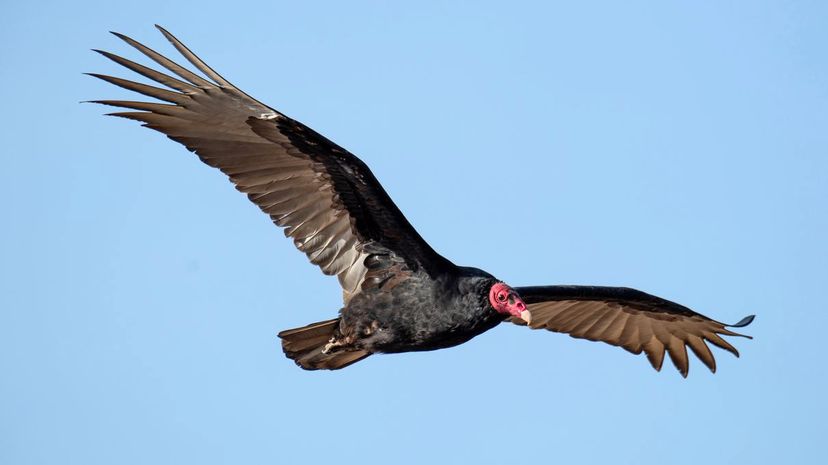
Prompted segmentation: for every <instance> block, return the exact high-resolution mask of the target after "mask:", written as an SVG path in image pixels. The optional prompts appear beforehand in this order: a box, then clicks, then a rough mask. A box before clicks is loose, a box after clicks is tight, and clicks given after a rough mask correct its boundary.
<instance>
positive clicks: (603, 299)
mask: <svg viewBox="0 0 828 465" xmlns="http://www.w3.org/2000/svg"><path fill="white" fill-rule="evenodd" d="M515 290H516V291H517V292H518V293H519V294H520V296H521V297H522V298H523V300H524V302H526V305H527V308H528V309H529V311H530V312H531V313H532V323H531V324H530V325H529V327H530V328H532V329H548V330H550V331H555V332H559V333H566V334H569V335H570V336H572V337H575V338H581V339H589V340H590V341H602V342H606V343H608V344H612V345H614V346H619V347H623V348H624V349H626V350H628V351H630V352H632V353H634V354H640V353H641V352H644V353H646V354H647V359H648V360H649V361H650V363H651V364H652V365H653V368H655V369H656V370H661V365H662V363H663V361H664V351H665V350H666V351H667V353H668V354H670V359H671V360H672V361H673V364H674V365H675V366H676V368H677V369H678V370H679V372H681V374H682V376H685V377H686V376H687V372H688V370H689V365H690V364H689V361H688V357H687V347H688V346H689V347H690V350H692V351H693V353H694V354H696V356H697V357H698V358H699V359H700V360H701V361H702V362H704V364H705V365H707V367H708V368H710V371H712V372H714V373H715V372H716V360H715V359H714V358H713V354H712V353H711V352H710V348H709V347H708V346H707V344H706V343H705V342H710V343H712V344H713V345H715V346H718V347H721V348H722V349H725V350H727V351H729V352H731V353H732V354H733V355H735V356H737V357H738V356H739V352H738V351H737V350H736V348H735V347H733V346H732V345H730V344H729V343H728V342H727V341H725V340H724V339H722V338H721V336H720V335H725V336H742V337H747V338H750V336H745V335H743V334H738V333H734V332H733V331H730V330H728V329H727V328H728V327H743V326H747V325H748V324H750V323H751V322H752V321H753V315H751V316H748V317H745V318H743V319H742V320H741V321H740V322H739V323H736V324H734V325H726V324H723V323H719V322H718V321H715V320H712V319H710V318H708V317H706V316H704V315H701V314H699V313H696V312H694V311H692V310H690V309H689V308H687V307H684V306H682V305H679V304H677V303H675V302H670V301H668V300H664V299H662V298H659V297H656V296H653V295H650V294H647V293H644V292H641V291H637V290H635V289H630V288H625V287H600V286H536V287H519V288H516V289H515ZM510 321H512V323H515V324H519V325H526V323H525V322H524V321H523V320H521V319H518V318H512V319H511V320H510Z"/></svg>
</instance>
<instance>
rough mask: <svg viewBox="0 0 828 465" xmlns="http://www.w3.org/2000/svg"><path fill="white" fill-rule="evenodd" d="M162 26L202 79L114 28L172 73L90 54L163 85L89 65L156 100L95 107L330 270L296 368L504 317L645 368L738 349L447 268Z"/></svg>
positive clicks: (290, 346)
mask: <svg viewBox="0 0 828 465" xmlns="http://www.w3.org/2000/svg"><path fill="white" fill-rule="evenodd" d="M159 30H161V32H162V33H163V34H164V36H165V37H166V38H167V39H168V40H169V41H170V42H171V43H172V44H173V46H174V47H175V48H176V49H177V50H178V51H179V52H180V53H181V55H182V56H184V57H185V58H186V59H187V60H188V61H189V62H190V64H192V65H193V66H194V67H195V68H196V69H198V70H199V71H200V72H201V73H203V74H204V76H206V77H202V76H199V75H198V74H196V73H194V72H192V71H190V70H188V69H186V68H185V67H183V66H181V65H179V64H177V63H175V62H173V61H172V60H170V59H168V58H166V57H164V56H163V55H161V54H159V53H157V52H155V51H153V50H152V49H149V48H148V47H146V46H144V45H142V44H140V43H138V42H136V41H134V40H132V39H130V38H129V37H126V36H124V35H122V34H115V35H117V36H118V37H119V38H121V39H123V40H124V41H125V42H127V43H128V44H129V45H131V46H133V47H134V48H136V49H137V50H138V51H140V52H141V53H142V54H144V55H145V56H146V57H148V58H150V59H151V60H153V61H155V62H156V63H157V64H159V65H160V66H162V67H163V68H165V69H166V70H168V71H169V72H171V73H173V74H174V75H176V76H178V78H176V77H173V76H171V75H168V74H165V73H162V72H159V71H156V70H154V69H152V68H149V67H146V66H144V65H141V64H138V63H136V62H133V61H130V60H127V59H125V58H122V57H119V56H117V55H114V54H111V53H109V52H104V51H98V52H99V53H101V54H102V55H104V56H105V57H107V58H109V59H110V60H113V61H114V62H116V63H118V64H120V65H122V66H124V67H126V68H128V69H130V70H132V71H134V72H136V73H138V74H140V75H143V76H145V77H147V78H149V79H151V80H153V81H155V82H158V83H159V84H162V85H163V86H166V87H167V88H168V89H164V88H160V87H155V86H150V85H146V84H140V83H137V82H133V81H128V80H125V79H120V78H116V77H112V76H105V75H100V74H92V76H95V77H97V78H100V79H103V80H105V81H107V82H109V83H112V84H114V85H117V86H120V87H123V88H125V89H127V90H131V91H134V92H137V93H140V94H143V95H146V96H148V97H152V98H155V99H158V100H161V101H163V102H166V103H151V102H140V101H126V100H97V101H95V103H100V104H104V105H111V106H115V107H121V108H126V109H129V110H132V111H125V112H117V113H111V115H114V116H119V117H124V118H128V119H133V120H137V121H141V122H142V123H144V126H147V127H149V128H151V129H155V130H157V131H160V132H162V133H164V134H166V135H167V136H168V137H169V138H171V139H173V140H175V141H177V142H180V143H181V144H183V145H184V146H186V147H187V148H188V149H189V150H190V151H193V152H195V153H196V154H197V155H198V157H199V158H200V159H201V160H202V161H203V162H204V163H206V164H208V165H210V166H213V167H215V168H218V169H220V170H221V171H222V172H224V173H225V174H226V175H227V176H228V177H229V178H230V180H231V182H233V183H234V184H235V186H236V188H237V189H238V190H240V191H241V192H244V193H245V194H247V196H248V198H249V199H250V200H251V201H252V202H253V203H255V204H256V205H257V206H259V208H261V209H262V211H264V212H265V213H266V214H268V215H269V216H270V217H271V219H272V220H273V222H274V223H275V224H276V225H277V226H279V227H282V228H284V232H285V235H286V236H288V237H290V238H292V239H293V242H294V244H295V245H296V247H297V248H298V249H299V250H301V251H302V252H304V253H305V254H306V255H307V256H308V259H309V260H310V261H311V263H313V264H315V265H317V266H319V267H320V269H321V270H322V271H323V272H324V273H325V274H329V275H336V276H337V277H338V279H339V282H340V284H341V286H342V289H343V306H342V307H341V309H340V312H339V317H338V318H335V319H332V320H327V321H322V322H318V323H314V324H311V325H308V326H305V327H302V328H296V329H291V330H287V331H283V332H281V333H279V337H280V338H281V339H282V346H283V349H284V351H285V354H286V355H287V356H288V357H290V358H292V359H293V360H295V361H296V363H297V364H298V365H299V366H301V367H303V368H306V369H338V368H342V367H345V366H348V365H350V364H352V363H355V362H357V361H359V360H362V359H364V358H365V357H368V356H369V355H371V354H373V353H395V352H411V351H424V350H435V349H442V348H446V347H451V346H454V345H457V344H461V343H464V342H466V341H468V340H469V339H471V338H473V337H475V336H477V335H478V334H481V333H483V332H485V331H487V330H489V329H491V328H493V327H495V326H497V325H498V324H500V323H501V322H502V321H504V320H507V319H510V320H511V321H512V322H515V323H518V324H523V325H527V324H528V325H529V326H530V327H531V328H545V329H549V330H552V331H557V332H564V333H568V334H570V335H572V336H573V337H579V338H585V339H590V340H598V341H603V342H607V343H609V344H613V345H617V346H621V347H623V348H625V349H627V350H629V351H630V352H633V353H641V352H645V353H646V354H647V357H648V359H649V360H650V362H651V363H652V365H653V366H654V367H655V368H656V369H660V368H661V364H662V361H663V359H664V354H665V351H666V352H667V353H668V354H669V355H670V357H671V359H672V360H673V362H674V363H675V365H676V367H677V368H678V369H679V371H680V372H681V373H682V374H683V375H685V376H686V375H687V370H688V366H689V365H688V359H687V351H686V347H687V346H689V347H690V348H691V350H693V352H694V353H696V355H697V356H698V357H699V358H700V359H701V360H702V361H703V362H704V363H705V364H706V365H707V366H708V367H709V368H710V369H711V370H715V360H714V359H713V356H712V354H711V353H710V349H709V348H708V346H707V344H706V342H710V343H712V344H714V345H716V346H719V347H722V348H724V349H726V350H729V351H731V352H733V353H734V354H736V355H738V352H736V350H735V348H733V347H732V346H731V345H730V344H729V343H727V342H726V341H725V340H724V339H722V338H721V337H720V335H727V336H734V335H738V334H736V333H734V332H732V331H730V330H728V329H727V328H726V325H724V324H722V323H719V322H717V321H714V320H711V319H709V318H707V317H705V316H703V315H700V314H698V313H695V312H693V311H692V310H690V309H688V308H686V307H683V306H681V305H678V304H676V303H673V302H669V301H667V300H664V299H661V298H658V297H655V296H651V295H649V294H645V293H643V292H640V291H636V290H632V289H626V288H608V287H594V286H543V287H523V288H516V289H512V288H511V287H509V286H507V285H506V284H504V283H502V282H500V281H498V280H497V279H496V278H494V277H493V276H492V275H490V274H489V273H486V272H484V271H482V270H479V269H476V268H468V267H459V266H456V265H454V264H453V263H452V262H450V261H449V260H447V259H445V258H444V257H442V256H441V255H439V254H438V253H436V252H435V251H434V250H433V249H432V248H431V247H430V246H429V245H428V243H427V242H425V241H424V240H423V239H422V237H420V235H419V234H418V233H417V231H415V230H414V228H413V227H412V226H411V224H410V223H409V222H408V221H407V220H406V218H405V217H404V216H403V214H402V213H401V212H400V211H399V209H398V208H397V206H396V205H394V202H393V201H392V200H391V198H390V197H389V196H388V194H387V193H386V192H385V190H384V189H383V188H382V186H381V185H380V183H379V182H378V181H377V179H376V178H375V177H374V175H373V174H372V173H371V170H370V169H369V168H368V167H367V166H366V165H365V163H363V162H362V161H361V160H359V159H358V158H357V157H355V156H354V155H352V154H350V153H349V152H348V151H346V150H345V149H343V148H342V147H339V146H338V145H336V144H335V143H333V142H331V141H330V140H328V139H326V138H325V137H324V136H322V135H320V134H319V133H317V132H316V131H314V130H313V129H310V128H309V127H307V126H305V125H304V124H302V123H300V122H298V121H296V120H293V119H291V118H289V117H287V116H285V115H284V114H282V113H280V112H278V111H277V110H274V109H273V108H270V107H268V106H267V105H264V104H263V103H261V102H259V101H257V100H255V99H253V98H252V97H250V96H249V95H247V94H245V93H244V92H242V91H241V90H239V89H237V88H236V87H235V86H233V85H232V84H230V82H228V81H227V80H225V79H224V78H222V77H221V76H220V75H219V74H218V73H216V72H215V71H213V70H212V69H211V68H210V67H209V66H207V65H206V64H205V63H204V62H203V61H201V59H199V58H198V57H197V56H196V55H195V54H193V53H192V52H191V51H190V50H189V49H187V47H185V46H184V45H183V44H182V43H181V42H180V41H178V39H176V38H175V37H173V36H172V35H171V34H170V33H169V32H167V31H166V30H164V29H163V28H160V27H159ZM179 78H180V79H179ZM751 320H752V317H748V318H746V319H743V320H742V321H741V322H740V323H739V324H737V325H733V326H745V325H747V324H749V323H750V321H751Z"/></svg>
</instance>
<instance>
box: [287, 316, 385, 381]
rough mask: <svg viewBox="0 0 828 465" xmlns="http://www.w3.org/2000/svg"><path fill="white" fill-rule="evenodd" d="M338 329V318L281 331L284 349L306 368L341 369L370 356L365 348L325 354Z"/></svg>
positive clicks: (291, 357) (298, 363) (290, 356)
mask: <svg viewBox="0 0 828 465" xmlns="http://www.w3.org/2000/svg"><path fill="white" fill-rule="evenodd" d="M337 328H339V318H335V319H333V320H327V321H320V322H318V323H312V324H309V325H307V326H303V327H301V328H294V329H288V330H285V331H282V332H281V333H279V337H280V338H281V339H282V350H283V351H284V352H285V355H286V356H287V357H288V358H290V359H293V361H294V362H296V364H297V365H299V366H300V367H302V368H304V369H306V370H338V369H340V368H345V367H346V366H348V365H351V364H353V363H356V362H358V361H360V360H362V359H363V358H365V357H367V356H369V355H371V354H370V353H369V352H366V351H364V350H354V351H340V352H334V353H330V354H325V353H322V350H323V349H324V348H325V345H326V344H327V343H328V342H329V341H330V339H331V337H333V336H334V333H335V332H336V330H337Z"/></svg>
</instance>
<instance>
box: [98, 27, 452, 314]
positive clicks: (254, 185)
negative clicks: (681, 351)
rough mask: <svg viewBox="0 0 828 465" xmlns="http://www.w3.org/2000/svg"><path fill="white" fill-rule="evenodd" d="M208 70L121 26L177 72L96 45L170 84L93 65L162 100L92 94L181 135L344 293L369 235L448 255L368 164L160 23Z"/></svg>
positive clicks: (418, 259)
mask: <svg viewBox="0 0 828 465" xmlns="http://www.w3.org/2000/svg"><path fill="white" fill-rule="evenodd" d="M158 28H159V29H160V30H161V32H162V33H163V34H164V36H165V37H166V38H167V39H168V40H169V41H170V42H172V44H173V46H175V48H176V49H177V50H178V51H179V52H180V53H181V54H182V55H183V56H184V57H185V58H186V59H187V60H188V61H189V62H190V63H191V64H192V65H193V66H195V67H196V68H197V69H198V70H199V71H201V72H202V73H204V75H206V76H207V78H204V77H201V76H199V75H197V74H196V73H194V72H192V71H189V70H188V69H186V68H184V67H183V66H181V65H179V64H177V63H175V62H173V61H172V60H170V59H168V58H166V57H164V56H163V55H161V54H159V53H157V52H155V51H153V50H151V49H149V48H148V47H146V46H144V45H142V44H140V43H138V42H136V41H134V40H132V39H130V38H129V37H126V36H124V35H121V34H117V33H116V34H115V35H117V36H118V37H120V38H121V39H123V40H124V41H125V42H127V43H128V44H130V45H131V46H133V47H135V48H136V49H138V50H139V51H140V52H141V53H143V54H144V55H146V56H147V57H149V58H150V59H152V60H153V61H155V62H156V63H158V64H159V65H161V66H162V67H164V68H166V69H167V70H168V71H170V72H172V73H173V74H175V75H177V76H178V77H179V78H181V79H178V78H175V77H173V76H170V75H167V74H164V73H162V72H159V71H156V70H154V69H152V68H149V67H146V66H144V65H141V64H138V63H135V62H133V61H130V60H127V59H125V58H121V57H119V56H117V55H114V54H112V53H109V52H103V51H99V53H101V54H102V55H104V56H105V57H107V58H109V59H111V60H113V61H114V62H116V63H118V64H120V65H122V66H124V67H126V68H128V69H130V70H132V71H135V72H136V73H138V74H141V75H143V76H145V77H147V78H149V79H152V80H153V81H155V82H158V83H160V84H162V85H164V86H166V87H168V88H169V89H171V90H169V89H163V88H159V87H154V86H150V85H146V84H140V83H137V82H133V81H128V80H125V79H120V78H116V77H112V76H105V75H100V74H92V76H95V77H97V78H100V79H103V80H105V81H107V82H110V83H112V84H115V85H117V86H120V87H123V88H125V89H128V90H131V91H134V92H137V93H140V94H143V95H146V96H148V97H153V98H155V99H158V100H162V101H164V102H167V103H152V102H136V101H126V100H97V101H95V103H101V104H105V105H111V106H116V107H122V108H127V109H130V110H137V111H127V112H118V113H111V115H114V116H120V117H124V118H129V119H133V120H137V121H141V122H143V123H144V126H147V127H149V128H151V129H155V130H157V131H160V132H162V133H164V134H166V135H167V136H168V137H170V138H171V139H173V140H175V141H178V142H180V143H182V144H184V145H185V146H186V147H187V148H188V149H189V150H191V151H193V152H195V153H196V154H197V155H198V156H199V158H201V160H202V161H203V162H205V163H207V164H208V165H210V166H213V167H216V168H218V169H220V170H221V171H223V172H224V173H225V174H227V175H228V176H229V177H230V180H231V181H232V182H233V183H234V184H235V185H236V188H237V189H238V190H240V191H242V192H244V193H245V194H247V196H248V197H249V198H250V200H251V201H253V203H255V204H256V205H258V206H259V208H261V209H262V211H264V212H265V213H267V214H268V215H270V217H271V219H272V220H273V222H274V223H276V224H277V225H278V226H281V227H283V228H285V235H286V236H288V237H291V238H293V242H294V243H295V244H296V247H298V248H299V250H301V251H302V252H304V253H305V254H306V255H307V256H308V258H309V259H310V261H311V262H312V263H314V264H315V265H318V266H319V267H320V268H321V269H322V271H323V272H324V273H325V274H329V275H337V276H338V278H339V282H340V284H341V285H342V288H343V290H344V295H345V300H346V301H347V300H349V299H350V297H351V296H352V295H353V294H355V293H356V292H358V291H359V289H360V285H361V283H362V281H363V278H364V277H365V273H366V268H365V266H364V260H365V258H366V257H367V256H368V255H369V253H370V252H369V251H368V249H369V247H368V246H369V244H370V245H371V247H374V248H377V246H379V249H380V250H382V251H383V252H386V253H387V252H389V251H390V252H391V253H393V254H395V255H397V256H399V257H401V258H403V259H404V260H405V261H406V263H407V264H408V266H409V267H415V268H416V267H418V266H422V267H424V268H426V269H427V270H428V271H429V272H435V271H437V269H439V267H441V266H450V264H449V263H448V262H447V261H446V260H445V259H444V258H442V257H441V256H439V255H438V254H437V253H435V252H434V251H433V250H432V249H431V247H429V245H428V244H427V243H426V242H425V241H424V240H423V239H422V238H421V237H420V236H419V234H417V232H416V231H415V230H414V228H413V227H412V226H411V225H410V224H409V223H408V221H407V220H406V219H405V217H404V216H403V215H402V213H401V212H400V211H399V209H398V208H397V207H396V205H394V203H393V202H392V200H391V198H390V197H389V196H388V194H386V192H385V190H384V189H383V188H382V186H381V185H380V184H379V182H378V181H377V180H376V178H375V177H374V175H373V174H372V173H371V171H370V170H369V169H368V167H367V166H366V165H365V164H364V163H363V162H362V161H360V160H359V159H358V158H357V157H355V156H354V155H352V154H350V153H348V152H347V151H346V150H344V149H342V148H341V147H339V146H337V145H336V144H334V143H333V142H331V141H329V140H328V139H326V138H325V137H323V136H321V135H320V134H318V133H316V132H315V131H313V130H312V129H310V128H308V127H307V126H305V125H303V124H302V123H300V122H298V121H295V120H292V119H290V118H288V117H286V116H285V115H283V114H281V113H279V112H278V111H276V110H274V109H272V108H270V107H268V106H267V105H264V104H263V103H261V102H259V101H257V100H255V99H253V98H252V97H250V96H249V95H247V94H245V93H244V92H242V91H241V90H239V89H237V88H236V87H235V86H233V85H232V84H230V82H228V81H227V80H225V79H224V78H222V77H221V76H220V75H219V74H218V73H216V72H215V71H213V70H212V69H211V68H210V67H209V66H207V65H206V64H205V63H204V62H203V61H201V60H200V59H199V58H198V57H197V56H196V55H195V54H193V53H192V52H191V51H190V50H189V49H187V47H185V46H184V45H183V44H182V43H181V42H180V41H178V39H176V38H175V37H173V36H172V35H171V34H170V33H169V32H167V31H166V30H164V29H163V28H161V27H158Z"/></svg>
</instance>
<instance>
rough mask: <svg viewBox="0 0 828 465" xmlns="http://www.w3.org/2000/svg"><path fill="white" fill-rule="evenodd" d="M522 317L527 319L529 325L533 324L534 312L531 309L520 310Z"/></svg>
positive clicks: (524, 319)
mask: <svg viewBox="0 0 828 465" xmlns="http://www.w3.org/2000/svg"><path fill="white" fill-rule="evenodd" d="M520 319H521V320H523V321H525V322H526V324H527V325H530V324H532V313H531V312H529V310H524V311H522V312H520Z"/></svg>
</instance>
